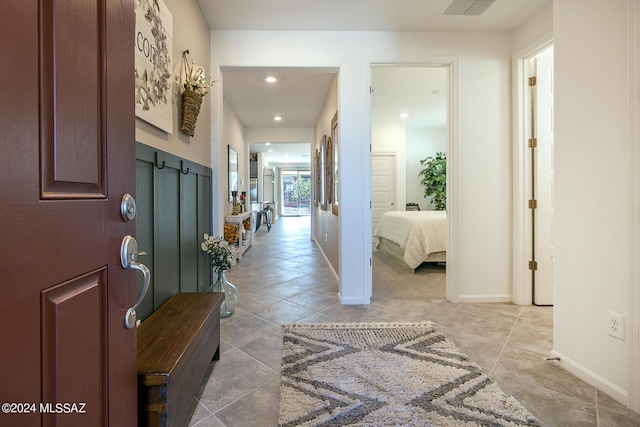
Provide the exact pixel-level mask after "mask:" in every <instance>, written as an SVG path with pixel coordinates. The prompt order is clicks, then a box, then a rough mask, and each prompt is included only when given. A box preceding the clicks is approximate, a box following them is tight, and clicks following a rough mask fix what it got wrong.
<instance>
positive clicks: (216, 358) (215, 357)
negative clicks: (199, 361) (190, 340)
mask: <svg viewBox="0 0 640 427" xmlns="http://www.w3.org/2000/svg"><path fill="white" fill-rule="evenodd" d="M211 360H220V346H218V348H217V349H216V352H215V353H214V355H213V359H211Z"/></svg>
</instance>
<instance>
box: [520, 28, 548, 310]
mask: <svg viewBox="0 0 640 427" xmlns="http://www.w3.org/2000/svg"><path fill="white" fill-rule="evenodd" d="M552 45H553V33H548V34H546V35H544V36H543V37H541V38H540V39H538V40H537V41H536V42H534V43H532V44H530V45H529V46H527V47H526V48H524V49H522V50H520V51H519V52H517V53H516V54H515V55H514V56H513V58H512V75H513V76H514V78H513V105H514V111H513V160H512V162H513V178H512V179H513V208H512V209H513V243H512V244H513V251H512V254H513V255H512V265H513V277H512V279H513V280H512V283H513V288H512V301H513V303H514V304H518V305H531V304H532V301H533V292H532V288H531V271H530V270H529V261H530V260H531V241H532V239H533V234H532V230H531V215H530V211H529V209H528V207H527V200H528V198H529V189H530V188H531V174H530V165H531V154H530V150H529V149H528V145H527V141H528V131H529V129H528V127H529V122H530V119H529V117H530V116H529V115H530V113H531V107H530V98H531V95H530V92H529V90H528V85H527V80H528V77H529V76H528V75H527V64H526V62H527V61H529V60H530V59H531V58H533V57H534V56H536V55H537V54H539V53H540V52H542V51H544V50H545V49H547V48H548V47H550V46H552Z"/></svg>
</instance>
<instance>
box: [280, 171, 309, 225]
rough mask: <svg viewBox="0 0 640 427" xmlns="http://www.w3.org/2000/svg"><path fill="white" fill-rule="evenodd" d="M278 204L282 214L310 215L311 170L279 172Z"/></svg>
mask: <svg viewBox="0 0 640 427" xmlns="http://www.w3.org/2000/svg"><path fill="white" fill-rule="evenodd" d="M280 206H282V208H281V212H282V216H310V215H311V171H310V170H308V169H306V170H283V171H281V172H280Z"/></svg>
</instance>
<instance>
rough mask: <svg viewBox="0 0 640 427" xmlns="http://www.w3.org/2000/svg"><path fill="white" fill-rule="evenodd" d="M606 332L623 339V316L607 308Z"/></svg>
mask: <svg viewBox="0 0 640 427" xmlns="http://www.w3.org/2000/svg"><path fill="white" fill-rule="evenodd" d="M607 334H608V335H611V336H612V337H614V338H618V339H619V340H622V341H624V316H623V315H622V314H619V313H614V312H613V311H609V310H607Z"/></svg>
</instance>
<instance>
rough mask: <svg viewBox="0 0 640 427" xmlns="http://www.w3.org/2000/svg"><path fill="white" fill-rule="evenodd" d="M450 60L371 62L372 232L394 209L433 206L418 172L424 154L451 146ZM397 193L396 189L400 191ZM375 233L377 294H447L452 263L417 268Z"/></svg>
mask: <svg viewBox="0 0 640 427" xmlns="http://www.w3.org/2000/svg"><path fill="white" fill-rule="evenodd" d="M450 72H451V70H450V65H443V64H433V65H431V64H415V65H412V64H384V65H373V66H372V67H371V83H372V84H371V211H372V225H373V227H372V228H373V229H372V232H374V231H375V229H376V225H377V223H378V221H379V219H380V217H381V216H382V215H383V214H384V213H385V212H388V211H404V210H406V209H409V208H407V205H410V209H411V210H417V209H420V210H421V211H428V210H433V206H432V205H431V203H430V200H427V199H425V196H424V188H423V187H422V185H421V183H420V179H419V176H418V173H419V172H420V170H421V169H422V168H423V166H422V165H421V164H420V160H422V159H425V158H427V157H435V155H436V154H437V153H439V152H442V153H444V154H445V155H446V154H447V152H448V149H449V146H450V141H449V139H450V130H449V123H448V121H449V111H450V105H449V103H450V97H449V96H450V78H449V74H450ZM394 193H395V194H394ZM378 240H379V239H378V238H377V237H375V236H374V237H373V239H372V241H373V244H374V245H373V248H372V275H373V283H372V298H373V299H384V298H387V297H388V298H398V297H407V298H418V299H425V300H441V299H446V263H444V262H442V263H437V262H436V263H431V262H423V263H422V264H421V265H419V266H418V267H417V268H416V269H415V272H414V270H413V269H411V268H409V266H408V265H406V264H404V265H403V262H402V259H403V258H402V255H400V256H397V257H395V256H394V257H393V258H391V257H389V256H387V253H384V254H383V253H381V252H379V251H378V250H377V243H378Z"/></svg>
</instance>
